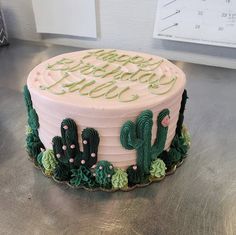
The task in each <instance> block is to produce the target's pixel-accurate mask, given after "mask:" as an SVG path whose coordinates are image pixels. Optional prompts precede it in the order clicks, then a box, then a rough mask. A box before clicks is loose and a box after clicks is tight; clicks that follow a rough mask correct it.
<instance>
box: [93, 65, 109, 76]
mask: <svg viewBox="0 0 236 235" xmlns="http://www.w3.org/2000/svg"><path fill="white" fill-rule="evenodd" d="M108 66H109V64H105V65H103V66H100V67H95V68H94V70H93V76H94V77H103V76H104V75H105V73H106V68H107V67H108Z"/></svg>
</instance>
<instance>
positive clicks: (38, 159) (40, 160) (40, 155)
mask: <svg viewBox="0 0 236 235" xmlns="http://www.w3.org/2000/svg"><path fill="white" fill-rule="evenodd" d="M43 153H44V152H41V153H39V154H38V156H37V165H38V166H41V167H42V166H43V164H42V158H43Z"/></svg>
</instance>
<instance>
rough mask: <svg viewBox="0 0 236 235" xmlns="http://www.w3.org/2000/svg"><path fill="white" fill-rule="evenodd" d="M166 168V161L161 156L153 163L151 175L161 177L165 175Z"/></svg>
mask: <svg viewBox="0 0 236 235" xmlns="http://www.w3.org/2000/svg"><path fill="white" fill-rule="evenodd" d="M166 169H167V168H166V165H165V163H164V162H163V161H162V160H161V159H160V158H158V159H156V160H155V161H153V162H152V164H151V170H150V175H151V176H152V177H155V178H161V177H163V176H165V174H166Z"/></svg>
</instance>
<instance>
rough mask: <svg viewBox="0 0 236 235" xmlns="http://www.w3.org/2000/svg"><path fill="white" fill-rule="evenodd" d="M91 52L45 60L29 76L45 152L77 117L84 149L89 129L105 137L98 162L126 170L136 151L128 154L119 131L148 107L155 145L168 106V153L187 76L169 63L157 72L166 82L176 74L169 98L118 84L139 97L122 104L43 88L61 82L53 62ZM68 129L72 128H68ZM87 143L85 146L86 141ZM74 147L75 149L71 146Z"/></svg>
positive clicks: (126, 68) (130, 66) (130, 67)
mask: <svg viewBox="0 0 236 235" xmlns="http://www.w3.org/2000/svg"><path fill="white" fill-rule="evenodd" d="M117 52H118V53H120V54H122V53H123V54H126V55H130V56H134V55H140V56H142V57H144V58H150V57H152V58H153V59H155V60H160V59H163V58H160V57H157V56H152V55H148V54H143V53H136V52H127V51H120V50H117ZM87 53H88V51H86V50H85V51H80V52H73V53H68V54H63V55H59V56H57V57H54V58H52V59H49V60H48V61H45V62H43V63H41V64H40V65H38V66H37V67H36V68H34V69H33V70H32V71H31V73H30V74H29V77H28V80H27V85H28V87H29V90H30V93H31V97H32V101H33V106H34V108H35V109H36V111H37V114H38V116H39V123H40V128H39V136H40V139H41V140H42V142H43V144H44V145H45V147H46V148H52V146H51V141H52V138H53V137H54V136H56V135H59V136H60V135H61V133H60V125H61V122H62V120H63V119H65V118H72V119H73V120H74V121H75V122H76V124H77V126H78V136H79V140H78V141H79V143H80V146H81V148H82V146H83V145H82V140H81V131H82V130H83V129H84V128H86V127H92V128H95V129H96V130H97V131H98V133H99V135H100V144H99V151H98V160H107V161H109V162H111V163H112V164H113V165H114V166H115V167H121V168H127V167H128V166H129V165H134V164H136V151H135V150H126V149H124V148H123V147H122V146H121V144H120V128H121V126H122V125H123V124H124V123H125V122H126V121H127V120H132V121H135V119H136V117H137V116H138V115H139V114H140V113H141V112H142V111H143V110H146V109H150V110H151V111H152V112H153V117H154V120H153V123H154V125H153V130H152V141H153V142H154V138H155V136H156V131H157V126H156V119H157V116H158V114H159V112H160V111H162V110H163V109H166V108H168V109H169V110H170V119H169V118H168V117H166V118H164V120H163V122H162V125H163V126H167V125H168V135H167V141H166V145H165V149H167V148H169V146H170V144H171V141H172V139H173V137H174V135H175V129H176V123H177V120H178V115H179V109H180V103H181V98H182V93H183V90H184V87H185V82H186V81H185V80H186V79H185V75H184V73H183V72H182V71H181V70H180V69H179V68H178V67H176V66H175V65H174V64H172V63H171V62H169V61H168V60H165V59H163V60H164V62H163V63H162V64H161V65H160V66H159V68H157V69H156V70H155V73H156V74H158V75H163V74H164V75H166V77H167V78H169V77H172V76H177V80H176V83H175V84H174V86H173V88H172V89H171V90H170V91H169V92H168V93H166V94H163V95H155V94H152V93H150V92H149V91H148V89H147V86H145V84H142V83H139V82H130V81H127V82H126V81H123V82H121V81H119V82H118V83H119V85H120V86H124V84H125V85H128V86H130V87H131V88H132V89H133V91H136V92H137V93H138V94H139V96H140V97H139V99H137V100H135V101H133V102H126V103H124V102H119V101H118V99H105V98H103V97H100V98H96V99H95V98H90V97H88V96H81V95H79V94H78V93H76V92H74V93H67V94H64V95H56V94H52V93H50V92H49V91H48V90H42V89H40V85H44V86H49V85H50V84H53V83H54V82H55V81H57V80H58V79H59V78H60V77H61V74H60V73H59V72H58V71H50V72H49V70H48V69H47V66H48V64H53V63H55V62H56V61H58V60H60V59H62V58H72V59H76V60H80V59H81V58H82V57H83V56H84V55H86V54H87ZM89 62H90V63H93V64H96V65H101V61H100V60H98V59H95V58H91V59H90V60H89ZM135 66H136V65H134V64H127V65H125V66H122V69H123V70H124V71H134V69H135ZM79 76H80V74H79V73H78V72H75V73H72V74H70V76H69V77H68V78H67V79H68V82H69V81H74V78H75V77H79ZM83 77H86V78H88V79H95V80H96V81H98V82H99V81H100V80H99V79H101V78H97V77H92V78H91V75H83ZM35 78H37V80H35ZM64 128H65V129H66V128H68V127H67V126H64ZM84 144H85V143H84ZM70 147H72V148H73V146H70Z"/></svg>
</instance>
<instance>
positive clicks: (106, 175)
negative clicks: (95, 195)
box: [94, 160, 114, 189]
mask: <svg viewBox="0 0 236 235" xmlns="http://www.w3.org/2000/svg"><path fill="white" fill-rule="evenodd" d="M113 174H114V167H113V165H112V164H111V163H110V162H108V161H103V160H102V161H99V162H98V163H97V165H96V167H95V171H94V176H95V181H96V182H97V183H98V185H99V186H101V187H103V188H108V189H109V188H111V186H112V184H111V179H112V175H113Z"/></svg>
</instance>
